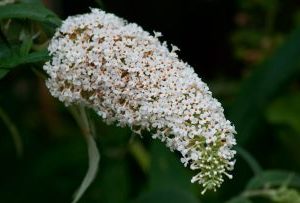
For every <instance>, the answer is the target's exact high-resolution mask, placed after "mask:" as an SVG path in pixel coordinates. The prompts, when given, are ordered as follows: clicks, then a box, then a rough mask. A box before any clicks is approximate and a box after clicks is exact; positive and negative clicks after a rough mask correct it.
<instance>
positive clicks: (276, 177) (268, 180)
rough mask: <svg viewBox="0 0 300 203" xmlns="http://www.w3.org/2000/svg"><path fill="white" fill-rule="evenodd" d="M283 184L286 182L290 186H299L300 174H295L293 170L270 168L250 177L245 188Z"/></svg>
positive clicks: (251, 188)
mask: <svg viewBox="0 0 300 203" xmlns="http://www.w3.org/2000/svg"><path fill="white" fill-rule="evenodd" d="M283 184H287V186H291V187H299V188H300V176H299V175H296V174H295V173H293V172H288V171H281V170H271V171H265V172H263V173H261V174H260V175H258V176H255V177H254V178H252V179H251V180H250V181H249V183H248V184H247V187H246V189H248V190H253V189H260V188H263V187H266V186H268V187H274V186H282V185H283Z"/></svg>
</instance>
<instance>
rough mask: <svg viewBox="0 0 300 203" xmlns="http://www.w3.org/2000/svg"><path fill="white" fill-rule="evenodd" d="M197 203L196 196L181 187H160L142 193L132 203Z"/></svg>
mask: <svg viewBox="0 0 300 203" xmlns="http://www.w3.org/2000/svg"><path fill="white" fill-rule="evenodd" d="M153 202H155V203H166V202H172V203H182V202H184V203H199V201H198V200H197V198H196V197H194V196H193V195H191V194H190V193H187V192H185V191H184V190H182V189H174V188H169V189H161V190H156V191H151V192H147V193H144V194H143V195H142V196H140V197H139V198H138V199H137V200H135V201H134V202H133V203H153Z"/></svg>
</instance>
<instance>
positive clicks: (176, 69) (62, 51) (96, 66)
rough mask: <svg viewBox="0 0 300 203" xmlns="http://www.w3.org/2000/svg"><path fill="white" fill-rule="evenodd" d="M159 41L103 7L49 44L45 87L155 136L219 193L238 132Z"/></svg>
mask: <svg viewBox="0 0 300 203" xmlns="http://www.w3.org/2000/svg"><path fill="white" fill-rule="evenodd" d="M160 35H161V34H160V33H154V36H152V35H150V34H149V33H148V32H146V31H144V30H143V29H142V28H141V27H139V26H138V25H136V24H134V23H127V22H126V21H125V20H123V19H121V18H119V17H116V16H115V15H113V14H107V13H105V12H103V11H101V10H98V9H92V11H91V13H88V14H84V15H78V16H73V17H69V18H68V19H66V20H65V21H64V22H63V24H62V26H61V27H60V28H59V29H58V30H57V32H56V33H55V36H54V37H53V39H52V40H51V43H50V45H49V51H50V54H51V56H52V59H51V60H50V61H49V62H47V63H46V64H45V65H44V70H45V71H46V72H47V73H48V75H49V78H48V80H47V82H46V85H47V87H48V88H49V90H50V92H51V94H52V95H53V96H54V97H57V98H59V100H61V101H62V102H64V103H65V104H66V105H70V104H84V105H86V106H88V107H90V108H92V109H94V110H95V111H96V112H97V113H98V114H99V115H100V116H101V117H102V118H103V120H104V121H106V122H107V123H117V124H118V125H119V126H129V127H131V129H132V130H133V131H134V132H136V133H140V132H141V131H142V130H148V131H151V132H153V138H158V139H160V140H161V141H163V142H165V143H166V145H167V146H168V147H169V148H170V149H171V150H172V151H173V150H176V151H179V152H180V153H181V155H182V158H181V161H182V163H183V164H184V165H185V166H189V167H190V168H191V169H192V170H197V172H198V173H197V175H195V176H194V177H193V178H192V182H198V183H199V184H201V185H202V186H203V188H204V190H203V191H204V192H205V191H206V190H207V189H213V190H215V189H216V188H217V187H219V186H220V185H221V183H222V182H223V177H224V175H225V176H228V177H229V178H231V175H229V174H228V173H227V172H228V171H229V170H232V169H233V165H234V161H233V158H234V154H235V151H234V150H232V149H231V148H232V146H233V145H235V139H234V136H233V135H234V134H235V129H234V127H233V126H232V125H231V123H230V122H229V121H228V120H226V118H225V117H224V113H223V108H222V106H221V104H220V103H219V102H218V101H217V100H216V99H214V98H213V97H212V95H211V92H210V91H209V89H208V87H207V85H206V84H205V83H204V82H202V81H201V79H200V78H199V77H198V76H197V74H196V73H195V72H194V69H193V68H192V67H191V66H189V65H188V64H187V63H184V62H183V61H181V60H180V59H178V57H177V54H176V52H175V51H176V50H178V48H177V47H175V46H172V50H171V51H169V49H168V47H167V45H166V43H161V42H160V41H159V39H158V37H159V36H160Z"/></svg>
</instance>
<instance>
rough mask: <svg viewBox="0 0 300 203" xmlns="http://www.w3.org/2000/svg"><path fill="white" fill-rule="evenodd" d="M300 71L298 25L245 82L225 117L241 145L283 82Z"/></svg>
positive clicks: (299, 32) (299, 35)
mask: <svg viewBox="0 0 300 203" xmlns="http://www.w3.org/2000/svg"><path fill="white" fill-rule="evenodd" d="M299 72H300V27H298V28H297V29H296V30H295V31H294V32H293V33H292V34H291V36H290V37H289V39H288V40H287V41H286V42H285V44H284V45H283V46H282V47H281V48H279V49H278V50H277V51H276V52H275V54H273V56H272V57H271V58H269V59H268V60H267V61H265V62H264V63H263V64H261V67H258V68H257V69H256V70H255V71H254V72H253V74H252V76H251V77H250V78H249V79H248V80H246V81H245V83H244V85H243V86H242V88H241V90H240V94H239V95H238V97H237V99H236V102H235V103H234V104H233V106H232V109H231V111H230V112H229V113H230V114H229V116H230V117H231V120H232V121H233V123H235V125H236V128H237V132H238V133H239V136H238V142H239V144H241V145H243V144H245V143H246V142H247V140H248V139H249V137H250V136H251V135H254V133H253V132H254V131H255V129H256V128H257V127H258V126H259V123H260V119H261V118H262V115H263V112H264V109H265V108H266V106H267V105H268V104H269V103H270V102H271V100H272V99H273V98H274V96H275V95H276V93H277V92H279V90H280V89H281V88H282V87H283V85H284V84H286V83H287V82H289V81H290V80H291V79H292V78H293V77H295V75H296V74H298V73H299Z"/></svg>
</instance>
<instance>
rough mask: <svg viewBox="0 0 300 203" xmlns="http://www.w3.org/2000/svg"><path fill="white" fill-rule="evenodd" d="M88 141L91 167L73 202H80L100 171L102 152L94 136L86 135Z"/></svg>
mask: <svg viewBox="0 0 300 203" xmlns="http://www.w3.org/2000/svg"><path fill="white" fill-rule="evenodd" d="M86 141H87V146H88V155H89V168H88V171H87V173H86V175H85V177H84V179H83V181H82V183H81V185H80V187H79V189H78V190H77V192H76V193H75V195H74V200H73V202H72V203H76V202H78V200H79V199H80V198H81V197H82V195H83V194H84V192H85V191H86V189H87V188H88V187H89V186H90V185H91V183H92V182H93V180H94V179H95V177H96V175H97V171H98V165H99V161H100V154H99V151H98V148H97V144H96V142H95V140H94V138H93V137H92V136H86Z"/></svg>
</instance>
